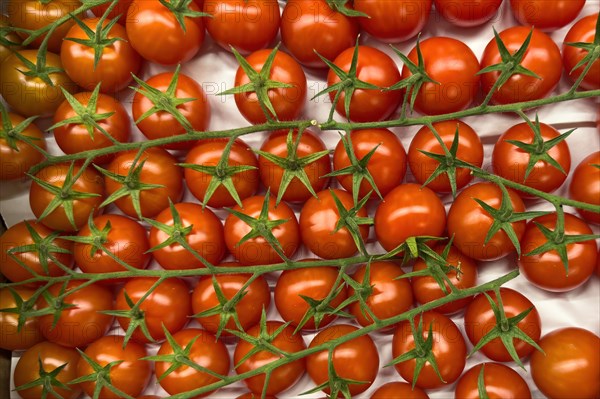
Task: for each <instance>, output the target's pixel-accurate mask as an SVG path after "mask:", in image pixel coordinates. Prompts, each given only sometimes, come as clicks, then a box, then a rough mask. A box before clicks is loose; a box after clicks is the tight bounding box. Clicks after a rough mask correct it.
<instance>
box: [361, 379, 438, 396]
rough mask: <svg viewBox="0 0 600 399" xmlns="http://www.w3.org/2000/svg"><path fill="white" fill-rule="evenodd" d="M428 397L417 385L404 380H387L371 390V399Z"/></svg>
mask: <svg viewBox="0 0 600 399" xmlns="http://www.w3.org/2000/svg"><path fill="white" fill-rule="evenodd" d="M392 398H402V399H429V396H428V395H427V394H426V393H425V391H424V390H422V389H421V388H419V387H414V388H413V387H412V386H411V384H407V383H406V382H388V383H387V384H385V385H382V386H380V387H379V389H378V390H376V391H375V392H373V395H372V396H371V399H392Z"/></svg>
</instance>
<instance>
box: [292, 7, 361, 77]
mask: <svg viewBox="0 0 600 399" xmlns="http://www.w3.org/2000/svg"><path fill="white" fill-rule="evenodd" d="M347 6H348V5H347ZM358 29H359V28H358V22H357V21H356V19H355V18H352V17H347V16H345V15H344V14H342V13H339V12H337V11H334V10H332V9H331V8H330V7H329V5H328V4H327V1H325V0H309V1H306V0H291V1H288V2H287V3H286V5H285V7H284V9H283V14H282V15H281V39H282V41H283V44H284V45H285V47H286V48H287V49H288V50H289V51H290V53H291V54H292V55H293V56H294V58H296V59H297V60H298V62H300V63H301V64H302V65H304V66H307V67H310V68H326V67H327V64H325V63H324V62H323V61H322V60H321V59H320V58H319V56H318V55H317V54H316V53H319V54H320V55H321V56H323V57H324V58H326V59H328V60H334V59H335V58H336V57H337V56H338V55H340V53H341V52H342V51H344V50H346V49H347V48H350V47H352V46H354V44H355V43H356V36H357V35H358ZM307 43H310V44H311V45H310V46H307V45H306V44H307ZM313 50H314V51H313ZM315 52H316V53H315Z"/></svg>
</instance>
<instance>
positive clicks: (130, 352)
mask: <svg viewBox="0 0 600 399" xmlns="http://www.w3.org/2000/svg"><path fill="white" fill-rule="evenodd" d="M85 354H86V355H87V356H88V357H89V358H90V359H91V360H93V361H94V362H96V363H98V364H99V365H100V367H104V366H106V365H107V364H109V363H112V362H120V363H118V364H116V365H114V366H113V367H112V368H111V369H110V372H109V374H108V375H107V376H106V377H105V378H106V379H110V380H109V381H110V383H111V384H112V386H113V387H115V388H117V389H118V390H120V391H122V392H124V393H125V394H127V395H129V396H137V395H139V394H141V393H142V391H143V390H144V388H146V385H148V382H149V381H150V373H151V365H150V363H149V362H147V361H145V360H142V358H143V357H146V356H147V352H146V348H145V347H144V345H142V344H138V343H137V342H132V341H130V342H128V343H127V345H126V346H124V339H123V337H122V336H120V335H107V336H105V337H102V338H100V339H98V340H97V341H95V342H93V343H92V344H91V345H89V346H88V347H87V348H86V350H85ZM93 372H94V369H93V368H92V366H91V365H90V364H89V363H88V362H87V361H86V359H84V358H83V357H82V358H81V359H80V360H79V363H78V364H77V375H78V377H83V376H86V375H89V374H92V373H93ZM80 385H81V388H82V389H83V391H84V392H85V393H86V394H87V395H89V396H92V395H93V394H94V389H95V388H96V382H95V381H88V382H82V383H81V384H80ZM100 397H101V398H102V399H117V398H120V397H121V396H120V395H115V394H114V393H113V392H111V391H110V390H109V389H108V388H106V387H103V388H102V390H101V391H100Z"/></svg>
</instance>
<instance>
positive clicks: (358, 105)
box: [327, 5, 402, 122]
mask: <svg viewBox="0 0 600 399" xmlns="http://www.w3.org/2000/svg"><path fill="white" fill-rule="evenodd" d="M394 7H397V5H394ZM353 55H354V47H351V48H349V49H346V50H344V51H343V52H342V53H341V54H340V55H339V56H337V58H336V59H335V61H334V64H335V65H337V66H338V67H339V68H340V69H342V70H343V71H344V72H348V71H349V70H350V65H351V64H352V58H353ZM356 71H357V73H356V76H357V78H358V79H359V80H362V81H363V82H367V83H369V84H372V85H375V86H377V87H381V88H385V87H389V86H392V85H394V84H395V83H397V82H398V81H399V80H400V72H399V71H398V67H397V66H396V63H395V62H394V60H392V59H391V58H390V56H389V55H387V54H386V53H384V52H382V51H380V50H378V49H376V48H374V47H369V46H359V47H358V62H357V65H356ZM339 82H340V77H339V76H338V75H336V74H335V72H334V71H333V70H332V69H329V73H328V74H327V86H333V85H334V84H336V83H339ZM336 94H337V90H334V91H332V92H330V93H329V99H330V100H331V101H332V102H333V101H334V100H335V96H336ZM345 97H346V95H345V93H343V92H342V94H340V97H339V101H338V102H337V104H336V105H335V109H336V111H337V112H338V113H339V114H340V115H342V116H344V117H346V118H349V119H350V120H352V121H354V122H372V121H381V120H384V119H387V118H389V117H390V116H391V115H392V114H393V113H394V111H396V108H398V105H400V101H401V97H402V93H400V91H398V90H391V91H382V90H372V89H357V90H355V91H354V93H352V99H351V101H350V115H346V111H345V108H344V101H345V100H344V98H345Z"/></svg>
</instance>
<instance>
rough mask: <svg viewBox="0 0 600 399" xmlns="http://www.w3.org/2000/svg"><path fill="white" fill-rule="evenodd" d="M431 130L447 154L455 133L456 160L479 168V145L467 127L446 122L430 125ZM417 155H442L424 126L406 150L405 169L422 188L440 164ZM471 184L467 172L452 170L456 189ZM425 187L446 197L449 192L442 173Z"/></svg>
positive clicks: (446, 177) (448, 184)
mask: <svg viewBox="0 0 600 399" xmlns="http://www.w3.org/2000/svg"><path fill="white" fill-rule="evenodd" d="M433 128H434V129H435V131H436V132H437V133H438V135H439V136H440V138H441V139H442V141H443V142H444V145H445V146H446V148H447V149H448V151H449V150H450V149H451V148H452V143H453V142H454V136H455V134H456V131H457V130H458V148H457V151H456V158H457V159H460V160H461V161H464V162H468V163H470V164H471V165H475V166H477V167H481V165H483V144H482V143H481V140H480V139H479V136H478V135H477V133H476V132H475V130H473V128H471V126H469V125H467V124H466V123H465V122H462V121H459V120H450V121H445V122H437V123H434V124H433ZM421 151H426V152H431V153H433V154H440V155H444V150H443V149H442V146H441V145H440V142H439V141H438V140H437V138H436V137H435V135H434V134H433V132H432V131H431V129H429V128H428V127H427V126H423V127H422V128H421V129H419V131H418V132H417V134H415V136H414V137H413V139H412V141H411V143H410V147H409V149H408V166H409V167H410V170H411V172H412V174H413V175H414V176H415V179H416V180H417V182H418V183H421V184H423V183H425V182H426V181H427V179H429V177H430V176H431V175H432V174H433V172H435V170H436V169H437V167H438V166H439V165H440V163H439V162H438V161H436V160H435V159H432V158H430V157H428V156H427V155H425V154H423V153H422V152H421ZM471 180H473V175H472V174H471V171H470V170H468V169H464V168H457V169H456V188H457V189H461V188H463V187H464V186H466V185H467V184H469V182H471ZM427 187H429V188H430V189H432V190H433V191H435V192H436V193H448V192H451V191H452V186H451V185H450V180H449V179H448V175H447V174H446V173H442V174H441V175H439V176H438V177H436V178H435V179H433V180H432V181H431V182H430V183H429V184H428V185H427Z"/></svg>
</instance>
